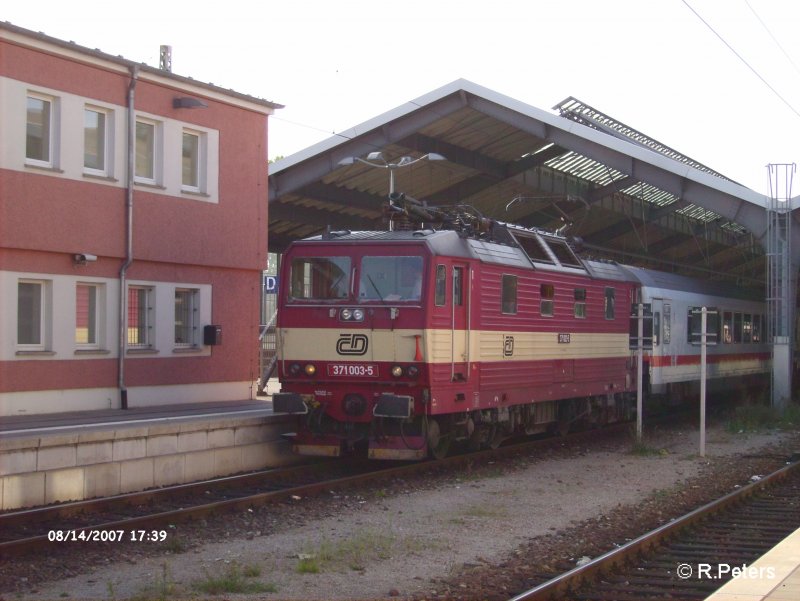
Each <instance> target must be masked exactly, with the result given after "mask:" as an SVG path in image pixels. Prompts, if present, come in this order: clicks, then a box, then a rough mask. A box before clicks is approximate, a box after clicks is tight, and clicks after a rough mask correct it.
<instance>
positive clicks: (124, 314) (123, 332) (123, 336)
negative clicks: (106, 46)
mask: <svg viewBox="0 0 800 601" xmlns="http://www.w3.org/2000/svg"><path fill="white" fill-rule="evenodd" d="M138 77H139V66H138V65H133V66H132V67H131V82H130V85H129V86H128V157H127V158H128V185H127V190H126V198H125V209H126V215H125V243H126V247H125V262H124V263H123V264H122V267H121V268H120V270H119V350H118V352H119V400H120V408H121V409H127V408H128V389H127V387H126V386H125V349H126V346H127V344H126V343H127V340H128V294H127V290H126V284H127V273H128V268H129V267H130V266H131V263H133V177H134V169H135V160H136V111H135V103H134V100H135V97H136V81H137V79H138Z"/></svg>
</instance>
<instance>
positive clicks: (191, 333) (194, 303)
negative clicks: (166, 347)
mask: <svg viewBox="0 0 800 601" xmlns="http://www.w3.org/2000/svg"><path fill="white" fill-rule="evenodd" d="M179 294H180V295H186V298H187V299H188V301H189V302H188V305H189V306H188V307H187V308H185V309H184V310H183V312H184V314H185V315H186V316H187V317H188V320H189V323H188V325H187V324H181V325H180V326H179V325H178V324H179V323H181V321H180V319H179V315H178V295H179ZM174 298H175V313H174V317H175V321H174V327H173V338H172V342H173V344H174V345H175V347H176V348H193V347H196V346H198V340H199V332H200V290H198V289H197V288H175V294H174ZM179 327H180V328H181V329H183V330H184V331H185V333H186V334H187V336H186V337H185V338H184V337H182V336H179V335H178V328H179Z"/></svg>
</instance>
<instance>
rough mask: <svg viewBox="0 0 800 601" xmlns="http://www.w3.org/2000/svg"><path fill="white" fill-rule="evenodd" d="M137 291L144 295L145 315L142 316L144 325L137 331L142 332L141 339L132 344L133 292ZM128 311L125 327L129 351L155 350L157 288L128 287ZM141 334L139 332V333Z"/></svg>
mask: <svg viewBox="0 0 800 601" xmlns="http://www.w3.org/2000/svg"><path fill="white" fill-rule="evenodd" d="M132 291H137V293H139V292H142V293H143V294H144V303H143V304H144V313H143V314H142V315H141V316H140V317H143V322H144V323H142V324H140V325H138V326H137V328H136V330H134V331H137V330H141V332H140V333H141V334H143V335H142V336H141V338H143V340H142V339H141V338H140V339H139V340H138V341H137V342H131V333H132V332H131V330H133V329H134V328H133V326H131V319H130V316H131V302H130V299H131V292H132ZM127 294H128V303H127V304H128V311H127V313H128V314H127V315H126V316H125V317H126V319H125V326H126V336H125V345H126V347H127V348H128V349H131V350H151V349H153V348H155V340H156V308H155V307H156V302H155V301H156V299H155V295H156V292H155V287H153V286H128V292H127ZM137 333H139V332H137Z"/></svg>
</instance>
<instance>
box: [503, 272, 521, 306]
mask: <svg viewBox="0 0 800 601" xmlns="http://www.w3.org/2000/svg"><path fill="white" fill-rule="evenodd" d="M501 311H502V312H503V313H507V314H510V315H516V313H517V276H515V275H503V291H502V302H501Z"/></svg>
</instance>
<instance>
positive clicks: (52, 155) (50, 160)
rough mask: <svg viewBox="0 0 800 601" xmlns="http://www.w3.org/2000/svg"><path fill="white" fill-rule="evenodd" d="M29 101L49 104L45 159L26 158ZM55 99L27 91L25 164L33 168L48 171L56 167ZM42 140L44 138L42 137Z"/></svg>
mask: <svg viewBox="0 0 800 601" xmlns="http://www.w3.org/2000/svg"><path fill="white" fill-rule="evenodd" d="M30 99H33V100H38V101H41V102H46V103H48V104H49V109H48V110H47V111H46V114H47V125H48V132H47V156H46V157H29V156H28V101H29V100H30ZM57 100H58V99H57V98H56V97H54V96H50V95H49V94H41V93H39V92H31V91H28V94H27V96H26V98H25V164H26V165H31V166H34V167H44V168H48V169H55V168H56V167H57V166H58V162H57V160H56V159H57V156H58V136H57V132H58V111H57V107H58V104H57ZM42 138H44V136H42Z"/></svg>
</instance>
